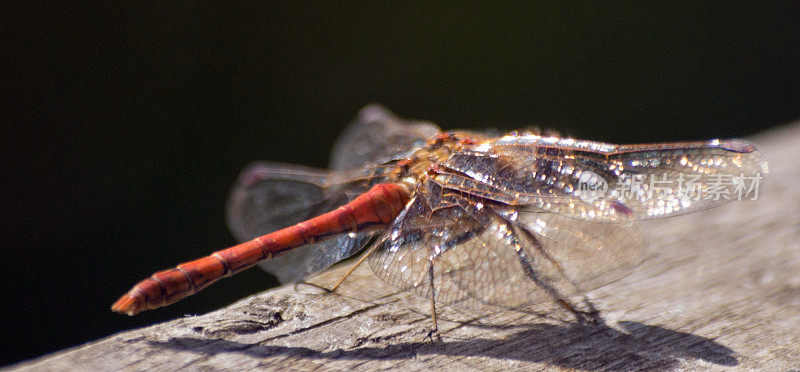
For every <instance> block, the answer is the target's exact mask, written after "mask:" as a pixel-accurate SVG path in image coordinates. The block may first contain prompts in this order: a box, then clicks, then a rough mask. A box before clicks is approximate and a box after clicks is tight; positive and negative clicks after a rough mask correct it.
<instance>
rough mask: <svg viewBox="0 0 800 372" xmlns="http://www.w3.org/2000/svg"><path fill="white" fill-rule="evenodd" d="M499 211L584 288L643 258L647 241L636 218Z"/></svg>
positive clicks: (603, 281) (620, 273) (609, 278)
mask: <svg viewBox="0 0 800 372" xmlns="http://www.w3.org/2000/svg"><path fill="white" fill-rule="evenodd" d="M498 212H499V214H501V215H502V216H504V217H505V218H507V219H508V220H510V221H514V222H515V224H516V225H517V226H518V227H519V228H520V230H521V231H520V235H521V236H526V235H528V234H530V235H531V236H532V239H529V240H533V241H534V244H533V248H534V249H538V248H539V245H540V246H541V249H542V255H543V256H544V257H546V258H547V259H549V260H552V261H553V262H554V263H555V264H556V265H557V266H558V268H559V270H560V271H562V272H563V273H564V275H565V276H566V277H567V278H569V279H570V281H572V283H573V284H574V285H575V286H576V287H577V288H579V290H581V291H587V290H590V289H593V288H597V287H599V286H602V285H604V284H607V283H611V282H613V281H615V280H618V279H620V278H622V277H624V276H625V275H627V274H628V273H630V272H631V271H632V270H633V268H634V267H636V265H638V264H639V263H640V262H641V260H642V251H643V249H644V247H645V245H646V242H645V239H644V237H643V236H642V233H641V230H640V229H639V226H638V224H637V223H636V222H635V221H632V220H628V221H619V222H615V223H604V222H597V221H584V220H579V219H574V218H570V217H566V216H563V215H559V214H553V213H542V212H541V211H538V210H536V209H529V210H526V209H525V208H522V209H520V210H513V209H506V210H500V211H498ZM536 242H538V245H537V244H536Z"/></svg>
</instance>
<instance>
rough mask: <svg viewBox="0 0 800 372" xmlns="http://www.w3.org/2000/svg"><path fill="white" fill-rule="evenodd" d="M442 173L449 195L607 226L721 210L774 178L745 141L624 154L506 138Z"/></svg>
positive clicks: (453, 160) (618, 149) (569, 142)
mask: <svg viewBox="0 0 800 372" xmlns="http://www.w3.org/2000/svg"><path fill="white" fill-rule="evenodd" d="M443 165H444V167H445V168H446V170H449V171H451V172H452V173H451V174H448V173H447V171H445V172H443V175H442V176H439V178H438V179H437V180H438V182H440V183H441V184H443V185H446V186H447V187H453V188H457V189H460V190H463V191H465V192H473V190H478V191H479V192H480V193H481V195H483V196H485V197H488V198H491V199H492V200H497V201H500V202H503V203H508V204H514V205H528V206H530V207H533V208H538V209H540V210H542V211H547V212H552V213H556V214H560V215H564V216H569V217H572V218H577V219H582V220H588V221H605V222H609V221H619V220H625V219H626V218H627V217H630V216H633V217H635V218H637V219H648V218H659V217H668V216H672V215H677V214H683V213H689V212H693V211H697V210H700V209H704V208H708V207H712V206H716V205H719V204H722V203H725V202H727V201H729V200H735V198H736V197H738V196H739V195H741V194H742V193H743V192H744V194H746V193H747V191H748V190H750V189H752V187H753V184H754V183H757V182H758V181H759V180H761V179H763V177H764V176H765V175H766V174H767V172H768V167H767V161H766V158H765V157H764V156H763V155H762V154H761V153H759V152H757V151H756V150H755V148H754V147H753V146H752V145H750V144H749V143H747V142H745V141H742V140H727V141H718V140H712V141H707V142H685V143H667V144H653V145H629V146H618V145H611V144H605V143H599V142H591V141H578V140H573V139H559V138H554V137H541V136H538V135H508V136H505V137H501V138H500V139H497V140H493V141H489V142H486V143H482V144H479V145H476V146H474V147H473V148H471V149H466V150H463V151H459V152H456V153H454V154H452V155H451V156H450V158H448V159H447V160H446V161H445V162H443ZM587 186H588V187H587ZM587 189H589V190H587ZM590 189H596V190H601V192H597V191H594V192H593V193H592V192H591V190H590Z"/></svg>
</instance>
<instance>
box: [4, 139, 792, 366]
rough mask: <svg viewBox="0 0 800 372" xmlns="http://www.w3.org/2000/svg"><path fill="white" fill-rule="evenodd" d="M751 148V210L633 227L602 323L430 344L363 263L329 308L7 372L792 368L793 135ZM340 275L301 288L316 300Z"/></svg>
mask: <svg viewBox="0 0 800 372" xmlns="http://www.w3.org/2000/svg"><path fill="white" fill-rule="evenodd" d="M754 142H755V143H756V144H757V146H758V147H759V149H760V150H761V151H762V152H764V153H765V154H766V155H767V157H768V158H769V161H770V174H769V176H768V177H767V179H766V180H765V181H764V182H763V183H762V185H761V188H760V190H759V193H760V195H759V199H758V200H756V201H750V200H747V201H742V202H734V203H730V204H728V205H725V206H722V207H718V208H713V209H710V210H706V211H703V212H699V213H694V214H690V215H685V216H679V217H674V218H669V219H665V220H655V221H648V222H646V223H643V224H642V225H643V226H642V228H643V229H644V232H645V234H646V236H648V239H649V240H650V244H649V247H648V250H647V251H646V253H645V255H646V259H645V261H644V262H643V263H642V264H640V265H639V266H638V267H637V268H636V269H635V270H634V271H633V272H632V273H631V274H630V275H628V276H626V277H625V278H623V279H622V280H619V281H617V282H614V283H611V284H609V285H606V286H604V287H601V288H599V289H596V290H593V291H591V292H589V293H588V294H587V295H588V297H589V298H590V299H591V301H592V303H593V304H594V306H596V307H597V308H598V309H600V311H601V315H602V317H603V319H604V320H605V324H581V323H577V322H576V321H574V320H573V318H572V317H571V316H570V315H569V314H567V313H565V312H563V311H562V310H559V309H558V308H553V307H552V306H551V305H547V307H546V308H542V309H526V311H524V312H523V311H510V310H498V309H469V310H464V309H453V308H443V309H440V315H439V329H440V334H441V337H442V340H441V341H437V342H431V340H430V339H428V338H426V335H427V334H428V332H429V331H430V329H431V321H430V316H429V313H430V310H429V303H428V300H426V299H424V298H420V297H417V296H416V295H414V294H413V293H410V292H402V291H398V290H397V289H394V288H393V287H391V286H389V285H387V284H384V283H383V282H382V281H381V280H380V279H378V278H377V277H375V276H374V275H373V274H372V273H371V271H370V269H369V267H368V265H362V266H361V267H360V268H359V269H358V270H357V271H356V273H355V274H354V275H353V276H351V277H350V278H349V279H348V281H347V282H345V285H344V286H343V287H342V288H341V289H340V290H339V291H337V293H334V294H330V293H325V292H323V291H321V290H319V289H317V288H315V287H313V286H310V285H299V286H297V287H295V286H293V285H288V286H283V287H280V288H276V289H273V290H270V291H267V292H264V293H261V294H259V295H255V296H252V297H250V298H246V299H244V300H241V301H239V302H237V303H235V304H233V305H230V306H228V307H226V308H223V309H220V310H218V311H214V312H212V313H209V314H205V315H202V316H191V317H185V318H181V319H176V320H173V321H170V322H166V323H162V324H156V325H153V326H150V327H147V328H143V329H137V330H132V331H128V332H124V333H120V334H117V335H113V336H110V337H107V338H105V339H102V340H99V341H95V342H91V343H88V344H85V345H82V346H78V347H75V348H72V349H69V350H65V351H62V352H58V353H55V354H52V355H47V356H44V357H42V358H39V359H36V360H32V361H28V362H24V363H21V364H18V365H16V366H13V368H19V369H30V370H87V369H89V370H118V369H125V370H152V369H159V370H174V369H192V370H198V369H211V370H223V369H224V370H230V369H235V370H248V369H289V370H312V369H314V370H345V369H348V370H349V369H359V370H377V369H401V368H402V369H404V370H423V369H431V368H433V369H442V370H459V371H461V370H517V369H524V370H539V369H579V370H637V369H658V370H663V369H674V370H698V369H711V370H731V369H760V370H773V371H774V370H781V371H786V370H798V369H800V208H798V205H799V204H798V201H799V200H800V170H798V169H800V155H798V152H799V151H800V150H798V149H800V125H793V126H790V127H786V128H782V129H778V130H774V131H771V132H768V133H764V134H762V135H761V136H759V137H757V138H754ZM347 265H348V264H347V263H345V264H344V266H342V265H340V266H338V267H335V268H333V269H332V270H329V271H327V272H325V273H323V274H321V275H319V276H317V277H315V278H313V279H312V280H310V281H311V282H314V283H317V284H320V285H323V286H326V287H330V286H331V285H332V284H333V283H334V282H335V281H336V280H337V279H339V278H340V277H341V275H342V274H343V271H344V270H345V269H346V268H347ZM200 295H202V294H200Z"/></svg>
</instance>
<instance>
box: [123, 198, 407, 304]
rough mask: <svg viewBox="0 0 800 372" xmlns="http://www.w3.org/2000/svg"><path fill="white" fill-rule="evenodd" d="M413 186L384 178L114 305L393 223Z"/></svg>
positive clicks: (190, 290)
mask: <svg viewBox="0 0 800 372" xmlns="http://www.w3.org/2000/svg"><path fill="white" fill-rule="evenodd" d="M408 199H409V194H408V192H407V191H406V190H405V189H404V188H403V187H402V186H400V185H398V184H392V183H387V184H378V185H375V186H373V187H372V188H371V189H370V190H369V191H367V192H365V193H363V194H361V195H359V196H358V197H357V198H355V199H353V200H352V201H351V202H349V203H347V204H345V205H343V206H341V207H339V208H337V209H336V210H333V211H331V212H328V213H325V214H323V215H320V216H318V217H315V218H312V219H310V220H307V221H303V222H301V223H298V224H296V225H294V226H290V227H287V228H285V229H283V230H278V231H275V232H273V233H270V234H267V235H263V236H260V237H258V238H255V239H253V240H251V241H248V242H245V243H242V244H239V245H236V246H233V247H230V248H228V249H224V250H221V251H217V252H214V253H212V254H210V255H208V256H206V257H203V258H200V259H197V260H194V261H189V262H184V263H182V264H180V265H178V266H177V267H175V268H173V269H169V270H164V271H160V272H157V273H155V274H153V275H151V276H150V277H149V278H147V279H145V280H142V281H141V282H139V283H138V284H136V285H135V286H134V287H133V288H132V289H131V290H130V291H128V293H126V294H125V295H123V296H122V297H121V298H120V299H119V300H117V302H115V303H114V305H112V306H111V309H112V310H113V311H116V312H118V313H125V314H128V315H134V314H137V313H139V312H142V311H144V310H151V309H155V308H158V307H161V306H165V305H169V304H171V303H174V302H176V301H179V300H181V299H183V298H185V297H187V296H190V295H192V294H195V293H197V292H198V291H200V290H201V289H203V288H205V287H207V286H208V285H210V284H211V283H214V282H215V281H217V280H219V279H220V278H224V277H228V276H232V275H234V274H236V273H238V272H240V271H242V270H244V269H247V268H249V267H252V266H253V265H255V264H257V263H258V262H259V261H262V260H265V259H270V258H272V256H273V255H274V254H276V253H279V252H282V251H286V250H289V249H292V248H295V247H299V246H302V245H305V244H309V243H314V242H315V241H317V240H320V239H324V238H326V237H328V236H331V235H335V234H339V233H343V232H354V231H358V230H362V229H365V228H369V227H373V226H381V225H387V224H389V223H390V222H391V221H392V220H394V218H395V217H397V215H398V214H399V213H400V211H402V210H403V207H404V206H405V204H406V203H407V202H408Z"/></svg>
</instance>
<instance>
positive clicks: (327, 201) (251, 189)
mask: <svg viewBox="0 0 800 372" xmlns="http://www.w3.org/2000/svg"><path fill="white" fill-rule="evenodd" d="M340 181H341V180H340V179H338V178H337V176H335V175H334V174H332V173H330V172H328V171H323V170H317V169H313V168H306V167H299V166H290V165H284V164H275V163H266V162H260V163H255V164H253V165H251V166H250V167H248V168H247V169H245V171H243V172H242V174H241V176H240V177H239V180H238V181H237V183H236V185H235V186H234V188H233V190H232V192H231V195H230V198H229V199H228V205H227V222H228V227H229V228H230V229H231V231H232V232H233V234H234V236H235V237H236V239H238V240H239V241H246V240H250V239H252V238H255V237H257V236H261V235H264V234H267V233H270V232H273V231H276V230H278V229H281V228H284V227H287V226H291V225H294V224H296V223H299V222H302V221H304V220H307V219H309V218H312V217H314V216H317V215H320V214H322V213H326V212H328V211H331V210H333V209H335V208H337V207H339V206H340V205H342V204H345V203H347V202H348V201H349V200H351V199H352V198H354V197H355V196H356V195H358V194H359V193H361V192H363V191H365V190H366V188H365V187H366V186H365V185H364V184H362V183H341V182H340ZM372 235H373V234H372V233H358V234H344V235H341V236H337V237H332V238H330V239H328V240H325V241H322V242H320V243H317V244H309V245H306V246H303V247H299V248H296V249H293V250H291V251H289V252H287V253H285V254H283V255H281V256H278V257H275V258H273V259H272V260H269V261H264V262H262V263H261V264H259V265H260V266H261V267H262V268H263V269H264V270H266V271H268V272H270V273H272V274H274V275H275V276H277V277H278V279H279V280H280V281H281V282H284V283H285V282H291V281H295V280H298V279H301V278H303V277H304V276H306V275H309V274H311V273H314V272H317V271H320V270H323V269H325V268H327V267H329V266H331V265H332V264H334V263H336V262H339V261H341V260H343V259H345V258H347V257H349V256H351V255H352V254H354V253H356V252H358V251H359V250H360V249H361V248H362V247H363V245H364V244H366V242H367V241H368V240H369V238H371V236H372Z"/></svg>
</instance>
